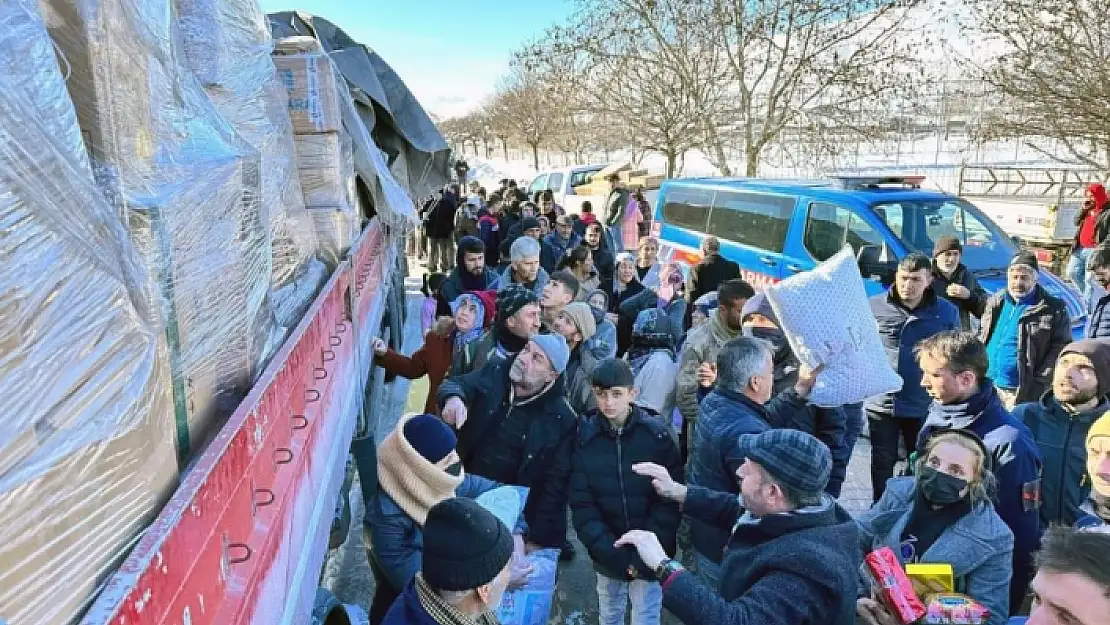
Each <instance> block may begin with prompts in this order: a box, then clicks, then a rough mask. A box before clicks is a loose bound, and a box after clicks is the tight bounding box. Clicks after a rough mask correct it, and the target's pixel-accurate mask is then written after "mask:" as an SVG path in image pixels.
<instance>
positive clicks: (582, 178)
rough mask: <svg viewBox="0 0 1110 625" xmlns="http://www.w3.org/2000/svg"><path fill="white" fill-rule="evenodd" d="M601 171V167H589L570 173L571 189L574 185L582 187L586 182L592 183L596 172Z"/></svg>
mask: <svg viewBox="0 0 1110 625" xmlns="http://www.w3.org/2000/svg"><path fill="white" fill-rule="evenodd" d="M599 171H601V168H600V167H599V168H597V169H587V170H585V171H576V172H574V173H573V174H571V175H570V186H571V189H573V188H574V187H580V186H582V185H584V184H590V181H591V180H592V179H593V177H594V174H596V173H597V172H599Z"/></svg>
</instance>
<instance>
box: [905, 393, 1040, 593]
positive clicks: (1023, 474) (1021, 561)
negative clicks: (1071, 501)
mask: <svg viewBox="0 0 1110 625" xmlns="http://www.w3.org/2000/svg"><path fill="white" fill-rule="evenodd" d="M938 429H960V430H967V431H969V432H973V433H974V434H975V435H976V436H978V437H979V438H981V439H982V440H983V444H984V445H986V447H987V450H988V451H990V452H991V455H992V457H993V463H994V476H995V478H996V481H997V482H998V491H997V494H996V496H995V509H996V510H997V511H998V516H1000V517H1002V520H1003V521H1005V522H1006V525H1007V526H1009V528H1010V531H1012V532H1013V533H1014V575H1013V580H1012V582H1011V595H1010V598H1011V600H1012V601H1017V602H1018V603H1020V601H1021V598H1022V597H1024V593H1025V589H1026V588H1028V587H1029V582H1030V580H1032V578H1033V552H1034V551H1035V550H1036V548H1037V546H1038V544H1039V542H1040V535H1041V518H1040V513H1039V511H1038V510H1037V507H1038V502H1037V500H1036V496H1037V495H1038V494H1039V493H1040V490H1041V484H1042V482H1041V468H1042V467H1043V465H1044V463H1043V461H1042V460H1041V452H1040V450H1039V449H1038V448H1037V443H1036V442H1035V441H1034V440H1033V434H1032V433H1031V432H1030V431H1029V428H1027V427H1025V425H1024V424H1023V423H1022V422H1021V421H1018V420H1017V419H1015V418H1014V417H1013V415H1011V414H1010V413H1009V412H1007V411H1006V409H1005V408H1004V407H1003V406H1002V401H1001V400H999V399H998V393H996V392H995V390H994V384H992V383H991V382H990V381H989V380H988V381H986V382H984V384H983V386H982V387H981V388H980V389H979V392H978V393H976V394H975V395H973V396H972V397H971V398H970V399H969V400H968V401H967V402H966V403H963V404H958V405H950V406H942V405H940V404H936V403H934V404H933V405H932V406H931V407H930V408H929V416H928V418H926V420H925V423H924V425H923V426H922V428H921V436H920V437H919V438H918V439H917V448H918V450H920V449H921V448H922V445H923V444H924V443H925V441H926V440H927V439H928V437H929V436H931V435H932V434H933V432H935V431H937V430H938ZM1026 496H1028V498H1026Z"/></svg>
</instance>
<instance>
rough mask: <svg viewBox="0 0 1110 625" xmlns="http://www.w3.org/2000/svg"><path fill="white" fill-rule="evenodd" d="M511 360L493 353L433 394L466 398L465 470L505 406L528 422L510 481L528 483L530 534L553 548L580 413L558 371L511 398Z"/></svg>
mask: <svg viewBox="0 0 1110 625" xmlns="http://www.w3.org/2000/svg"><path fill="white" fill-rule="evenodd" d="M513 360H514V358H503V359H502V358H498V359H494V360H492V361H490V362H488V363H486V365H485V366H484V367H482V368H481V369H478V370H475V371H473V372H471V373H468V374H466V375H463V376H459V377H452V378H448V379H446V380H444V382H443V384H441V385H440V387H439V392H438V393H437V394H436V399H437V400H438V402H439V407H440V409H441V410H442V409H443V405H444V404H445V403H447V400H448V399H449V398H451V397H459V398H461V399H462V400H463V403H465V404H466V407H467V420H466V423H464V424H463V427H462V428H461V429H460V430H459V434H458V436H459V442H458V446H457V449H458V452H459V458H460V459H461V460H462V464H463V467H465V468H466V469H467V470H468V471H470V468H469V467H470V466H471V465H472V463H473V460H474V459H475V458H476V457H478V456H479V455H481V454H483V453H487V452H488V450H489V446H490V445H491V444H494V443H496V441H497V437H496V436H495V435H494V432H496V431H497V429H498V428H499V427H500V426H501V424H502V423H504V422H505V419H506V418H507V417H508V415H509V411H510V410H515V411H522V412H523V415H518V416H521V417H522V418H523V421H524V422H525V424H526V425H525V427H526V434H525V437H524V449H523V458H522V460H521V463H520V467H519V469H518V470H517V476H516V477H517V479H516V480H514V481H513V483H514V484H515V485H517V486H527V487H528V488H530V489H531V492H529V493H528V502H527V503H526V504H525V506H524V520H525V521H526V522H527V523H528V540H529V541H531V542H534V543H537V544H539V545H540V546H541V547H554V548H557V547H561V546H562V545H563V543H564V542H565V541H566V530H567V489H568V487H569V483H570V470H571V458H572V456H573V455H574V439H575V435H576V434H577V432H578V417H577V415H575V413H574V410H573V409H571V407H570V404H568V403H567V400H566V388H565V387H564V385H563V377H562V376H559V377H558V378H557V379H556V380H555V383H554V384H553V385H552V386H551V387H550V388H548V389H547V390H546V391H544V392H543V393H542V394H540V395H539V396H536V397H532V398H529V399H528V400H525V401H521V402H517V403H515V404H514V403H512V402H511V401H510V400H509V388H510V384H511V383H510V382H509V367H510V366H512V363H513ZM483 477H488V476H483Z"/></svg>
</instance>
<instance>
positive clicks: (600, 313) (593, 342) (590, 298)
mask: <svg viewBox="0 0 1110 625" xmlns="http://www.w3.org/2000/svg"><path fill="white" fill-rule="evenodd" d="M586 303H587V304H589V305H590V310H591V311H593V314H594V325H595V326H596V327H597V331H596V332H594V335H593V336H591V337H590V340H588V341H586V349H588V350H590V353H591V354H593V355H594V358H596V359H597V360H598V361H599V362H600V361H602V360H605V359H606V358H614V357H616V355H617V324H616V321H615V319H616V315H613V314H611V313H608V312H606V310H608V309H609V296H608V295H606V294H605V291H602V290H601V289H597V290H595V291H592V292H591V293H590V294H589V295H587V296H586Z"/></svg>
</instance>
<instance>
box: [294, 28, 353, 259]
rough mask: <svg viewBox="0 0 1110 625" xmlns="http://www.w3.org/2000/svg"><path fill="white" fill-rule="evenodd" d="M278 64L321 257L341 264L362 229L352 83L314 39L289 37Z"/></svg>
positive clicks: (304, 189) (303, 184)
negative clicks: (348, 111) (350, 118)
mask: <svg viewBox="0 0 1110 625" xmlns="http://www.w3.org/2000/svg"><path fill="white" fill-rule="evenodd" d="M274 65H275V66H276V67H277V70H278V76H279V78H280V80H281V82H282V83H284V84H285V87H286V89H287V90H288V93H289V117H290V118H291V119H292V121H293V133H294V134H293V141H294V143H295V145H296V154H297V171H298V173H299V174H300V181H301V190H302V191H303V192H304V203H305V207H306V208H307V209H308V212H309V214H310V215H311V216H312V221H313V223H314V224H315V226H316V237H317V241H318V245H319V247H318V254H319V256H320V257H321V258H322V259H323V260H324V261H325V262H327V263H328V264H329V265H335V264H337V263H338V262H339V260H340V259H341V258H342V257H343V256H344V255H345V254H346V253H347V250H349V249H350V246H351V243H352V242H353V241H354V238H355V237H356V236H357V234H358V231H359V219H360V215H359V212H358V205H357V202H358V197H357V193H356V192H355V173H354V151H353V146H352V143H351V140H350V136H349V135H348V134H347V132H346V130H345V129H344V128H343V124H342V116H341V105H342V103H343V100H342V99H343V98H349V97H350V96H349V95H348V93H347V87H346V84H344V83H343V82H342V80H343V79H342V77H341V75H340V74H339V73H338V70H337V69H336V68H335V66H334V64H333V63H332V60H331V58H330V57H329V56H328V55H327V53H325V52H324V50H323V48H322V47H321V46H320V43H319V42H318V41H316V40H315V39H313V38H312V37H287V38H285V39H281V40H279V41H278V42H277V43H276V45H275V47H274Z"/></svg>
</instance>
